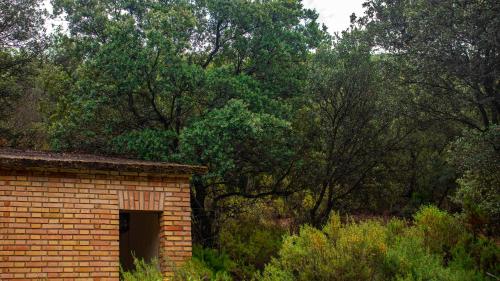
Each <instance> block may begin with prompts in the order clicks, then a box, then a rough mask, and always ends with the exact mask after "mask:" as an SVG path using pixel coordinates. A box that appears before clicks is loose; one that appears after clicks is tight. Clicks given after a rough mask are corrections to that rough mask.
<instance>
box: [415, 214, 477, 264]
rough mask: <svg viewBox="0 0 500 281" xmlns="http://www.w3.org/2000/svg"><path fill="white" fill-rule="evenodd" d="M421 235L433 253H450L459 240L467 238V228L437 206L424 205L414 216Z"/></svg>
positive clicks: (416, 227)
mask: <svg viewBox="0 0 500 281" xmlns="http://www.w3.org/2000/svg"><path fill="white" fill-rule="evenodd" d="M414 219H415V227H414V229H415V230H416V231H418V232H419V233H418V234H417V235H418V236H419V237H422V238H423V242H424V244H425V247H427V248H429V249H430V250H431V251H432V252H433V253H436V254H443V255H450V254H451V249H453V248H454V247H455V246H456V245H458V243H459V242H462V241H463V240H464V239H465V238H466V233H467V232H466V229H465V227H464V226H463V224H462V223H461V222H460V220H459V219H458V218H456V217H454V216H452V215H450V214H449V213H447V212H445V211H442V210H439V209H438V208H437V207H435V206H425V207H422V208H421V209H420V210H419V211H418V212H417V213H416V214H415V216H414Z"/></svg>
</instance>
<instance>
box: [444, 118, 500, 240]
mask: <svg viewBox="0 0 500 281" xmlns="http://www.w3.org/2000/svg"><path fill="white" fill-rule="evenodd" d="M463 135H464V136H463V137H462V138H459V139H458V140H456V141H455V142H454V143H453V144H452V145H451V149H450V153H449V155H450V156H449V158H450V160H451V162H452V163H454V164H455V166H456V167H457V168H458V170H459V171H461V172H462V173H463V176H462V177H461V178H460V179H459V180H458V184H459V188H458V191H457V193H456V195H455V197H454V200H455V202H457V203H458V204H460V205H461V206H462V208H463V210H464V214H465V215H466V217H467V221H468V223H469V225H470V226H471V227H472V229H473V230H474V231H475V232H483V233H487V234H495V233H498V231H499V229H500V192H499V191H498V187H499V186H500V153H499V149H500V146H499V144H500V126H498V125H492V126H491V127H490V128H489V129H488V130H486V131H485V132H478V131H475V130H467V131H464V134H463Z"/></svg>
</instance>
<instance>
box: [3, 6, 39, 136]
mask: <svg viewBox="0 0 500 281" xmlns="http://www.w3.org/2000/svg"><path fill="white" fill-rule="evenodd" d="M40 4H41V1H40V0H0V120H1V122H0V145H4V144H7V145H12V142H13V143H14V144H15V143H16V142H17V141H18V139H19V135H20V134H21V135H22V134H23V133H24V131H27V130H30V128H29V126H30V124H29V123H30V122H29V120H30V118H32V117H33V116H35V115H38V112H37V109H36V97H35V96H36V94H37V93H36V90H34V89H33V88H34V85H33V83H34V80H35V77H34V76H35V73H36V68H37V66H36V64H34V63H33V61H34V59H35V58H36V57H37V56H38V55H39V54H40V52H41V51H42V50H43V47H44V41H45V38H44V37H45V35H44V29H43V25H44V20H45V11H44V10H43V9H42V8H41V7H40ZM21 100H22V101H21ZM19 103H23V104H24V110H21V111H22V113H20V112H19V111H20V110H19V109H20V106H19ZM34 103H35V104H34ZM17 113H19V114H17ZM14 115H15V118H14V117H13V116H14ZM20 117H25V118H20ZM22 119H26V122H23V120H22ZM20 125H21V126H20ZM28 142H29V141H28Z"/></svg>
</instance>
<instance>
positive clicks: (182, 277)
mask: <svg viewBox="0 0 500 281" xmlns="http://www.w3.org/2000/svg"><path fill="white" fill-rule="evenodd" d="M233 267H234V262H233V261H232V260H231V259H230V258H229V256H228V255H227V254H225V253H221V252H219V251H217V250H215V249H205V248H202V247H200V246H194V247H193V258H192V259H191V260H190V261H188V262H186V263H185V264H184V265H183V266H182V267H181V268H178V269H177V270H175V273H174V281H231V280H232V278H231V275H230V274H229V272H230V271H231V270H232V268H233Z"/></svg>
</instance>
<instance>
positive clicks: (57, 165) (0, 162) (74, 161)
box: [0, 149, 208, 175]
mask: <svg viewBox="0 0 500 281" xmlns="http://www.w3.org/2000/svg"><path fill="white" fill-rule="evenodd" d="M33 168H35V169H64V170H68V169H70V170H101V171H118V172H134V173H147V174H162V175H163V174H165V175H192V174H205V173H206V172H207V171H208V169H207V167H206V166H199V165H183V164H176V163H166V162H155V161H144V160H136V159H127V158H117V157H105V156H97V155H90V154H75V153H56V152H46V151H24V150H15V149H0V169H16V170H19V169H20V170H25V169H33Z"/></svg>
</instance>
